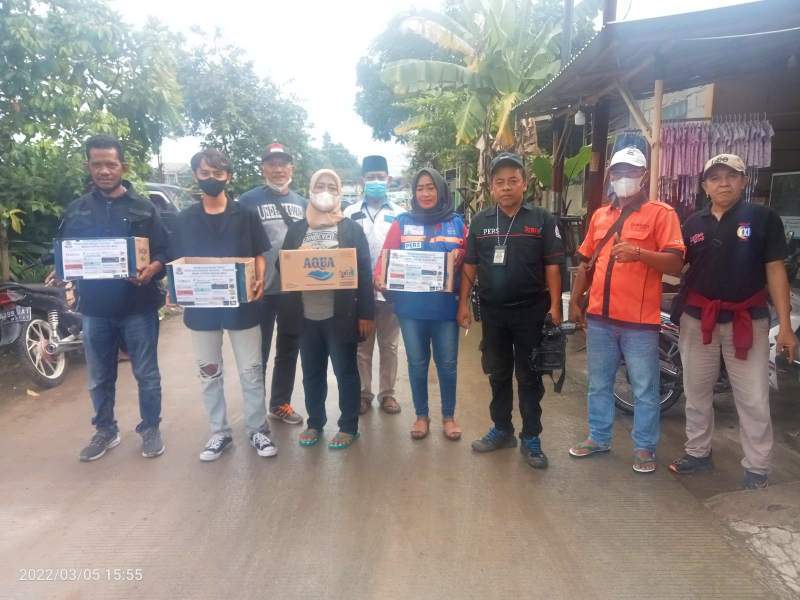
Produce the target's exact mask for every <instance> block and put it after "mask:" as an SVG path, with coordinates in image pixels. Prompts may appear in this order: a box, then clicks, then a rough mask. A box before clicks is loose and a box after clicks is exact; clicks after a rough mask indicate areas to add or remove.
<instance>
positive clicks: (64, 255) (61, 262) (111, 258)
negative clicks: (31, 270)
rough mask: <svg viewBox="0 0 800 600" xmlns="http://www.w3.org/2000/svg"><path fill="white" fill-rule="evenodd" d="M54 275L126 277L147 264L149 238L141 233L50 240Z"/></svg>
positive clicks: (96, 277) (80, 277) (69, 278)
mask: <svg viewBox="0 0 800 600" xmlns="http://www.w3.org/2000/svg"><path fill="white" fill-rule="evenodd" d="M53 255H54V257H55V266H56V275H57V276H58V278H59V279H62V280H63V281H75V280H79V279H127V278H128V277H135V276H136V274H137V272H138V269H140V268H141V267H146V266H147V265H149V264H150V240H148V239H147V238H142V237H120V238H85V239H76V238H61V239H55V240H53Z"/></svg>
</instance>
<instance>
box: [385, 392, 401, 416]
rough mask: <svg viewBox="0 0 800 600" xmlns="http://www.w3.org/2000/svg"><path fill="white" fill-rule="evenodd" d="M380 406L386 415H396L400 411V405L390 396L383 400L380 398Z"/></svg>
mask: <svg viewBox="0 0 800 600" xmlns="http://www.w3.org/2000/svg"><path fill="white" fill-rule="evenodd" d="M381 408H382V409H383V412H385V413H386V414H388V415H396V414H397V413H399V412H400V405H399V404H398V403H397V400H395V399H394V398H392V397H391V396H386V397H385V398H384V399H383V400H381Z"/></svg>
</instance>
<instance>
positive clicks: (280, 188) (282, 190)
mask: <svg viewBox="0 0 800 600" xmlns="http://www.w3.org/2000/svg"><path fill="white" fill-rule="evenodd" d="M291 183H292V178H291V177H290V178H289V179H288V181H287V182H286V183H284V184H283V185H281V186H278V185H275V184H274V183H272V182H271V181H270V180H269V179H267V187H268V188H269V189H271V190H272V191H273V192H277V193H278V194H285V193H286V192H288V191H289V185H291Z"/></svg>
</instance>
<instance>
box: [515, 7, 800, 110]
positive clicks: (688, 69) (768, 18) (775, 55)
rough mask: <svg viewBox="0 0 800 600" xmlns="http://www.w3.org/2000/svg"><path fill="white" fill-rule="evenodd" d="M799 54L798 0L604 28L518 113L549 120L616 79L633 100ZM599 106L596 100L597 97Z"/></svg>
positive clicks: (756, 69) (626, 22)
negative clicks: (657, 86) (657, 88)
mask: <svg viewBox="0 0 800 600" xmlns="http://www.w3.org/2000/svg"><path fill="white" fill-rule="evenodd" d="M798 53H800V0H763V1H761V2H751V3H748V4H740V5H738V6H729V7H725V8H717V9H713V10H705V11H699V12H693V13H685V14H679V15H672V16H668V17H659V18H654V19H642V20H639V21H615V22H611V23H608V24H606V25H605V26H604V27H603V28H602V29H601V30H600V31H599V32H597V34H596V35H595V36H594V37H593V38H592V39H591V40H590V41H589V43H587V44H586V46H584V47H583V48H582V49H581V50H580V51H579V52H577V53H576V54H575V55H574V56H573V57H572V58H571V59H570V62H569V63H567V65H565V66H564V67H563V68H562V69H561V70H560V71H559V72H558V73H557V74H556V75H555V76H554V77H553V78H552V79H551V80H550V81H548V82H547V83H546V84H545V85H543V86H542V87H541V88H539V90H537V91H536V92H535V93H534V94H532V95H531V96H530V97H529V98H527V99H525V100H524V101H523V102H521V103H520V104H519V105H518V106H517V107H516V108H515V110H516V111H518V112H519V113H520V114H523V115H537V114H548V113H551V112H556V111H558V110H560V109H563V108H565V107H567V106H569V105H572V104H575V103H576V102H577V101H578V100H579V99H587V98H591V97H592V96H596V95H598V94H600V95H602V92H604V91H605V92H608V86H609V85H610V84H612V83H613V82H614V80H615V78H617V77H623V76H625V75H629V74H630V73H632V72H634V71H637V69H638V71H637V72H636V74H635V75H633V76H632V77H630V78H629V79H628V80H627V81H626V84H627V86H628V88H629V89H630V90H631V92H632V93H633V94H634V95H635V96H639V97H641V96H647V95H651V94H652V89H653V81H654V80H655V79H656V69H658V72H659V74H660V77H661V78H662V79H664V88H665V91H667V92H669V91H675V90H680V89H685V88H687V87H692V86H696V85H701V84H704V83H710V82H712V81H714V80H719V79H723V78H729V77H736V76H737V75H744V74H747V73H752V72H753V71H758V70H759V69H762V68H764V66H766V65H771V64H774V62H775V61H776V60H785V59H786V57H788V56H790V55H792V54H798ZM595 99H596V98H595Z"/></svg>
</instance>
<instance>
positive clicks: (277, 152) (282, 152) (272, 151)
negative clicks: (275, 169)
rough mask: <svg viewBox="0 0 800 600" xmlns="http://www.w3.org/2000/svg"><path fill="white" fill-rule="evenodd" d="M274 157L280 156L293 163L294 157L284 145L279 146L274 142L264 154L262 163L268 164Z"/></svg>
mask: <svg viewBox="0 0 800 600" xmlns="http://www.w3.org/2000/svg"><path fill="white" fill-rule="evenodd" d="M272 156H280V157H281V158H284V159H286V160H288V161H289V162H292V155H291V154H289V153H288V152H287V151H286V147H285V146H284V145H283V144H279V143H278V142H273V143H272V144H270V145H269V146H267V149H266V150H265V151H264V154H262V155H261V162H262V163H263V162H266V161H267V160H268V159H269V158H270V157H272Z"/></svg>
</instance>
